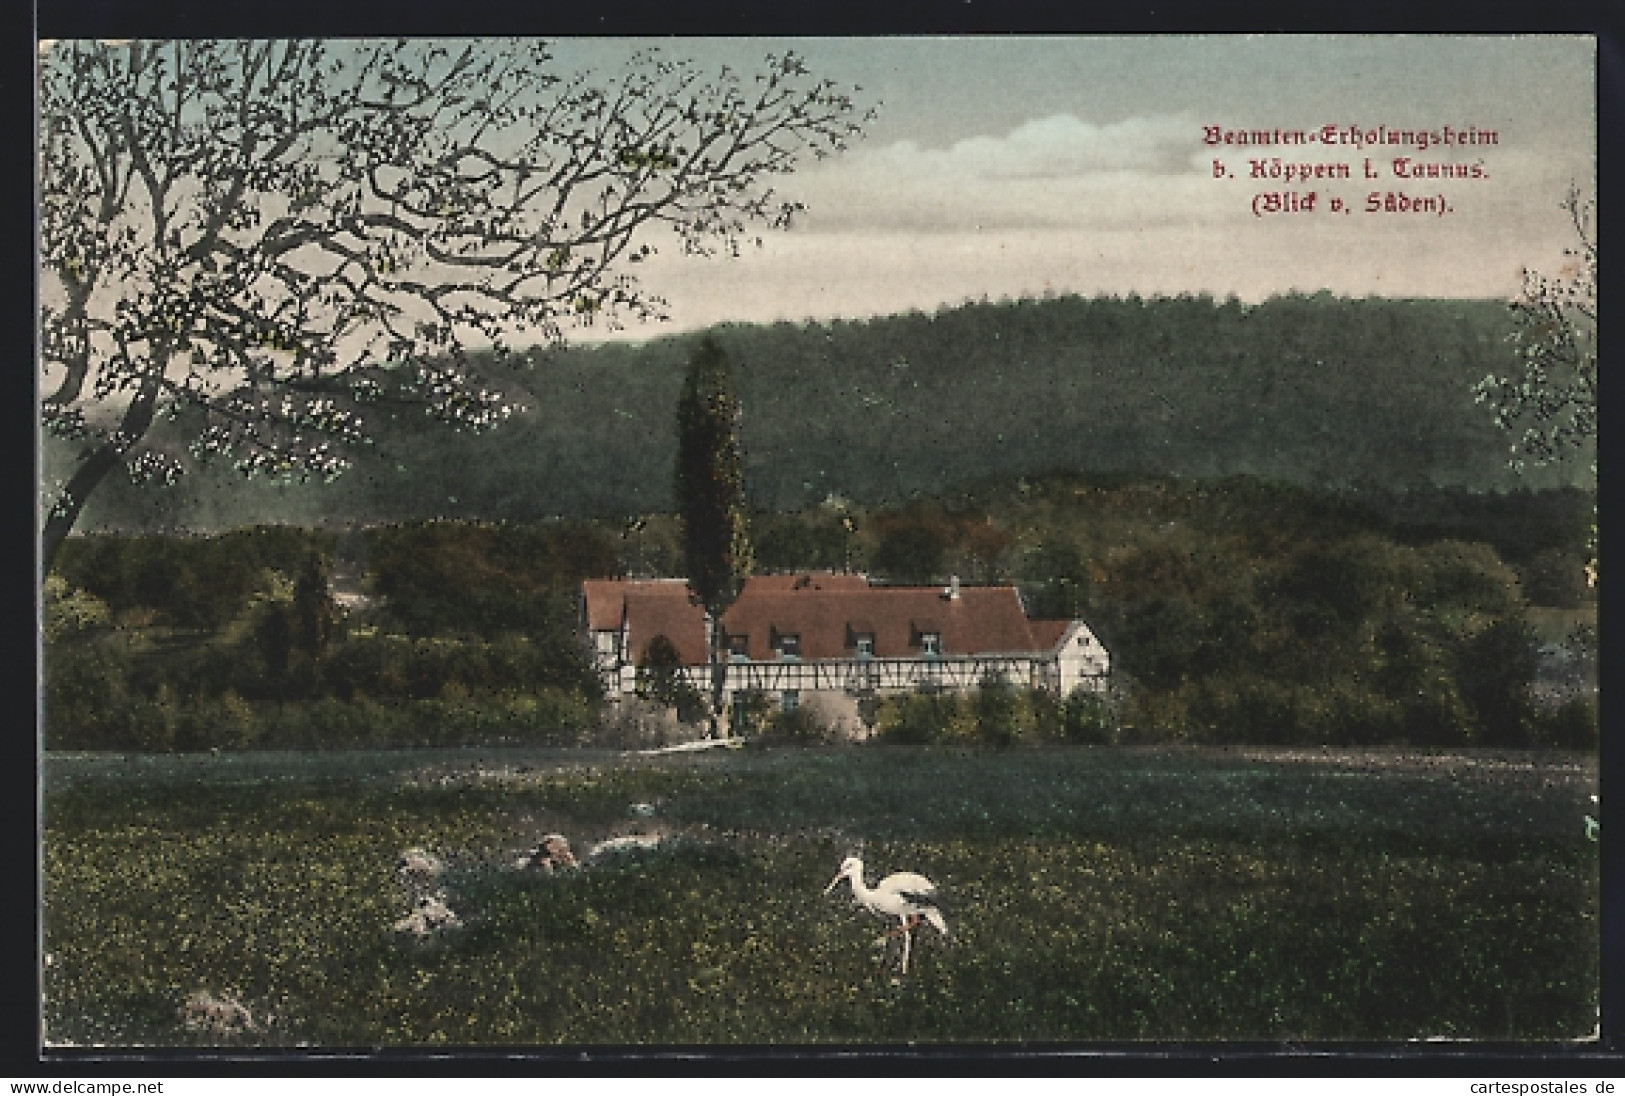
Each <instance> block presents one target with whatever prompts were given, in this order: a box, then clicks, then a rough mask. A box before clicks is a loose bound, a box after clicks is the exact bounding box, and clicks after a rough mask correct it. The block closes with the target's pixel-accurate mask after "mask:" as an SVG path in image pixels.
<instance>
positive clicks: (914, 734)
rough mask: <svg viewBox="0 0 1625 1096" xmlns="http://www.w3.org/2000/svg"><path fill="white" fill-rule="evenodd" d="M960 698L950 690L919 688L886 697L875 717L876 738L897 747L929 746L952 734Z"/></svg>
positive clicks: (946, 738)
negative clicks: (934, 690) (930, 690)
mask: <svg viewBox="0 0 1625 1096" xmlns="http://www.w3.org/2000/svg"><path fill="white" fill-rule="evenodd" d="M958 717H959V698H958V697H957V696H955V695H954V694H953V693H944V692H928V691H924V690H922V691H920V692H914V693H908V694H906V695H904V696H897V697H887V698H885V699H884V700H882V701H881V703H880V711H879V712H878V713H877V715H876V719H875V738H876V740H877V741H880V742H887V743H892V744H895V745H899V746H928V745H931V744H933V743H937V742H945V741H948V740H950V739H952V738H953V737H954V731H955V726H954V724H955V722H956V721H957V719H958Z"/></svg>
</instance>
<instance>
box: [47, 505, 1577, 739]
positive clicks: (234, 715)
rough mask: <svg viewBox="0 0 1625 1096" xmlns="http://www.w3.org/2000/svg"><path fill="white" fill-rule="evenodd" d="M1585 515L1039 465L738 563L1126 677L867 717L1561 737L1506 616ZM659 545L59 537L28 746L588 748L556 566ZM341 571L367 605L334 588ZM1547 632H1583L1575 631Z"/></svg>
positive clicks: (659, 524) (292, 531) (674, 554)
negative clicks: (1111, 688)
mask: <svg viewBox="0 0 1625 1096" xmlns="http://www.w3.org/2000/svg"><path fill="white" fill-rule="evenodd" d="M1591 505H1592V497H1591V495H1590V494H1589V493H1586V492H1580V491H1575V490H1565V491H1559V492H1544V491H1527V490H1526V491H1520V492H1512V493H1506V494H1499V495H1479V494H1473V493H1468V492H1462V491H1456V490H1449V491H1433V492H1420V493H1418V494H1417V495H1416V496H1415V497H1411V496H1409V495H1407V494H1404V493H1396V494H1376V493H1373V494H1370V495H1367V496H1354V495H1350V494H1349V493H1347V492H1343V493H1334V492H1326V491H1315V490H1311V489H1307V488H1302V487H1297V486H1293V485H1290V484H1281V483H1273V482H1267V481H1261V480H1256V479H1247V478H1243V479H1233V480H1214V481H1190V480H1174V479H1154V478H1151V479H1148V478H1140V477H1132V476H1126V475H1118V476H1085V475H1080V474H1055V475H1050V476H1033V477H1023V478H1019V479H1017V480H1015V481H1006V482H1004V483H1002V484H998V483H993V482H986V481H984V482H983V483H981V484H979V485H971V486H969V487H966V488H963V489H961V490H958V491H955V492H951V493H944V494H942V495H939V496H936V497H932V498H928V499H920V500H916V501H914V502H912V503H910V504H908V505H904V506H891V507H866V506H862V505H860V504H857V503H853V502H839V501H837V502H831V503H828V504H825V505H820V506H816V507H812V508H809V509H807V510H803V511H800V512H793V513H776V514H770V513H764V512H757V513H755V514H753V515H752V518H751V531H752V539H753V542H754V544H755V546H756V566H757V569H758V570H767V571H772V570H789V569H797V568H835V569H839V568H841V567H850V568H852V569H858V570H864V571H866V572H868V573H870V574H871V575H873V576H874V577H875V578H876V580H878V581H896V582H909V583H912V582H932V583H934V582H940V581H944V580H945V579H946V578H947V577H948V575H950V574H958V575H960V576H961V578H962V580H963V581H967V582H1011V583H1015V584H1016V585H1017V586H1018V588H1019V589H1020V590H1021V592H1022V596H1023V598H1024V599H1025V601H1026V603H1027V605H1028V608H1029V612H1030V613H1031V614H1032V615H1034V616H1039V617H1052V618H1071V617H1081V618H1083V619H1085V620H1087V621H1088V622H1089V623H1090V625H1091V626H1092V627H1093V628H1094V629H1095V630H1096V631H1097V632H1098V633H1099V634H1100V635H1101V637H1102V638H1103V640H1104V641H1105V642H1106V644H1107V646H1108V648H1109V649H1110V650H1111V651H1112V654H1113V659H1114V664H1115V666H1116V668H1117V669H1118V671H1120V673H1119V679H1118V684H1119V686H1120V688H1119V692H1118V695H1117V696H1116V697H1115V698H1114V701H1113V704H1112V706H1111V708H1110V710H1109V712H1107V713H1102V712H1094V711H1091V712H1082V711H1078V712H1073V713H1071V714H1070V715H1068V714H1067V713H1066V712H1064V711H1061V710H1052V709H1051V708H1049V707H1046V706H1045V704H1046V702H1045V701H1043V700H1042V699H1041V698H1034V697H1031V696H1028V695H1026V694H1025V693H1024V692H1023V691H1021V690H1016V691H1014V693H1013V694H1012V696H1011V697H1008V698H1006V697H1004V694H998V695H993V694H990V696H991V699H989V700H987V701H986V702H985V703H983V701H981V700H978V699H976V698H975V697H967V698H936V699H932V700H929V701H928V700H925V699H911V698H908V697H902V698H895V699H893V700H890V701H887V702H886V703H885V704H883V705H880V706H878V707H876V708H875V709H874V710H873V711H872V712H871V717H872V719H873V722H874V726H875V728H876V729H877V731H878V732H880V733H881V735H882V737H883V738H885V739H888V740H896V741H919V740H934V738H933V736H935V738H936V739H941V740H945V741H980V742H992V743H994V744H997V743H998V742H1000V741H1004V740H1006V739H1008V740H1009V741H1020V740H1025V739H1030V740H1034V741H1049V740H1054V741H1063V740H1064V741H1101V740H1108V739H1109V740H1116V741H1150V742H1155V741H1198V742H1282V743H1287V742H1291V743H1328V742H1344V743H1413V744H1435V745H1462V744H1476V745H1506V746H1512V745H1520V744H1523V745H1529V744H1539V743H1546V744H1566V745H1585V744H1587V743H1589V742H1592V741H1594V737H1595V709H1594V705H1593V702H1592V701H1590V700H1587V699H1584V698H1583V697H1582V698H1580V699H1577V700H1571V701H1570V702H1567V704H1566V706H1563V707H1554V706H1552V705H1542V704H1540V703H1537V697H1536V695H1535V692H1534V690H1533V689H1532V685H1533V683H1534V682H1535V680H1536V678H1537V676H1538V675H1539V674H1540V673H1541V672H1542V671H1541V659H1542V658H1543V657H1546V656H1543V655H1542V653H1541V648H1540V646H1539V644H1538V643H1537V639H1536V637H1535V635H1534V634H1533V633H1532V631H1531V629H1530V624H1529V610H1530V606H1531V605H1534V606H1537V607H1544V608H1546V609H1548V610H1558V609H1561V610H1565V611H1569V612H1570V613H1571V615H1573V616H1574V618H1575V619H1576V620H1577V621H1579V620H1582V619H1584V618H1585V615H1586V613H1587V612H1588V611H1589V610H1588V609H1587V607H1588V606H1592V605H1594V600H1593V594H1592V592H1591V590H1590V589H1589V588H1588V587H1587V586H1586V583H1585V579H1584V567H1585V561H1586V538H1587V535H1588V529H1589V522H1590V515H1591ZM683 558H684V549H683V545H682V538H681V531H680V527H679V525H678V522H677V521H676V519H675V518H674V517H673V516H671V515H669V514H664V515H662V514H651V515H647V516H646V517H644V518H643V519H640V520H639V521H637V522H633V523H625V522H622V521H594V520H586V519H583V520H579V521H567V522H548V523H517V522H515V523H493V522H463V521H434V522H417V523H406V524H400V525H391V526H380V527H376V528H364V529H353V530H349V531H343V532H338V531H332V530H314V529H296V528H288V527H270V528H259V529H248V530H238V531H233V532H231V533H227V534H222V535H219V536H212V537H204V536H197V537H161V536H120V535H100V536H87V537H76V538H71V539H70V540H69V541H68V542H67V543H66V545H65V546H64V549H63V552H62V554H61V556H60V558H59V561H58V563H57V565H56V567H55V568H54V569H53V571H52V573H51V575H50V576H49V578H48V582H47V589H46V595H47V601H46V639H47V646H46V660H45V670H46V683H45V684H46V721H47V723H46V731H47V742H48V743H49V744H51V745H53V746H70V745H72V746H82V747H91V746H99V747H105V748H136V747H139V746H141V745H143V744H145V745H147V746H149V747H153V748H163V747H166V746H167V747H177V746H184V745H187V744H191V745H193V746H201V745H212V744H227V745H231V744H237V745H247V744H253V743H258V744H262V745H272V744H327V745H338V744H343V743H347V742H348V743H357V744H360V743H367V742H375V743H376V742H401V743H409V742H430V741H436V742H441V741H465V740H466V741H497V740H509V741H533V742H541V741H553V742H558V743H560V744H563V743H565V742H582V741H591V740H592V738H593V735H594V734H595V733H596V728H597V727H598V720H597V711H598V705H599V702H600V698H599V696H598V695H597V686H596V683H595V681H594V679H593V675H592V673H591V670H590V667H589V666H588V665H587V663H586V659H585V654H584V652H583V650H582V648H581V646H580V644H579V642H578V638H577V626H578V619H577V606H576V603H575V592H576V590H577V589H578V587H579V583H580V581H581V580H582V579H583V578H588V577H602V576H609V575H618V574H681V573H683V570H682V568H683V564H682V560H683ZM333 574H336V575H337V576H338V581H337V583H336V584H335V586H336V588H338V589H340V592H345V591H353V592H355V593H358V594H360V595H361V596H362V598H364V599H366V600H362V601H355V600H353V599H352V600H351V601H350V604H349V607H348V608H341V607H340V606H339V605H337V604H335V603H333V602H331V600H330V598H329V596H328V585H329V583H328V576H330V575H333ZM324 621H326V622H327V623H323V622H324ZM1558 639H1559V640H1560V641H1561V643H1562V644H1563V645H1566V646H1567V647H1568V648H1570V649H1572V650H1574V651H1576V652H1579V653H1580V654H1589V653H1593V652H1594V645H1595V636H1594V633H1588V632H1587V631H1586V629H1585V628H1584V627H1583V626H1578V625H1577V627H1576V629H1575V634H1573V635H1570V636H1560V637H1558ZM988 684H989V686H990V688H993V689H996V688H997V687H998V686H997V683H988ZM1064 699H1065V698H1059V700H1064ZM1007 701H1008V703H1007ZM673 703H676V699H673ZM979 703H982V704H983V707H981V708H977V707H976V705H977V704H979ZM704 707H705V705H699V706H698V707H697V708H696V709H695V710H703V708H704ZM978 712H979V713H980V714H978ZM1001 713H1002V714H1001ZM1108 717H1109V718H1108ZM1069 719H1070V720H1071V722H1070V723H1068V722H1067V720H1069ZM780 722H782V723H784V725H783V726H778V727H777V728H776V730H775V733H776V734H778V735H779V736H780V737H781V738H783V739H785V740H791V741H801V740H807V739H808V738H809V737H812V738H816V737H817V734H818V733H819V731H818V728H816V727H801V726H798V725H795V721H794V719H793V718H792V719H790V720H789V721H788V722H785V721H782V720H781V721H780ZM232 727H235V728H237V731H235V732H231V733H230V734H227V733H226V732H223V731H222V730H221V728H232ZM188 728H190V729H188ZM933 728H934V729H933ZM977 728H981V730H978V729H977ZM1000 728H1003V729H1000ZM1068 728H1070V729H1068ZM765 729H767V728H766V724H765V722H764V730H765ZM233 734H234V735H235V738H233V737H232V735H233Z"/></svg>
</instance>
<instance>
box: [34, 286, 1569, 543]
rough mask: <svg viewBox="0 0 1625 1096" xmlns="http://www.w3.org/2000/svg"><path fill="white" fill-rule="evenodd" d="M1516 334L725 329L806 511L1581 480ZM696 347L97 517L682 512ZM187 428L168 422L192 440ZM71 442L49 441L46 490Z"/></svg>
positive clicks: (1070, 324) (1231, 310) (521, 381)
mask: <svg viewBox="0 0 1625 1096" xmlns="http://www.w3.org/2000/svg"><path fill="white" fill-rule="evenodd" d="M1509 330H1510V319H1509V315H1508V312H1507V309H1506V308H1505V306H1504V305H1502V304H1500V303H1497V302H1492V301H1454V300H1452V301H1445V300H1381V299H1366V300H1349V299H1342V298H1334V297H1332V296H1330V295H1327V294H1319V295H1315V296H1290V297H1281V298H1276V299H1272V300H1270V301H1267V302H1265V303H1263V304H1260V305H1257V306H1248V305H1244V304H1241V303H1239V302H1237V301H1234V300H1230V301H1215V300H1213V299H1211V298H1208V297H1180V298H1172V299H1161V298H1159V299H1141V298H1138V297H1132V296H1131V297H1128V298H1126V299H1117V298H1096V299H1083V298H1078V297H1062V298H1056V299H1051V300H1042V301H1037V300H1026V301H1018V302H1001V303H980V304H969V305H965V306H962V307H959V308H955V309H950V310H944V311H941V312H938V313H937V314H935V315H926V314H923V313H913V314H909V315H905V316H892V317H886V318H882V319H876V320H869V321H856V322H838V323H831V324H800V325H795V324H787V323H786V324H776V325H772V326H727V327H723V328H719V329H717V330H716V331H715V332H714V334H715V336H716V337H717V339H718V340H719V341H720V342H721V344H722V345H723V347H724V348H725V349H726V350H727V352H728V354H729V356H730V358H731V359H732V360H733V362H734V363H735V365H736V369H737V373H738V383H739V389H740V393H741V397H742V401H743V404H744V411H745V414H744V424H743V441H744V445H745V449H746V461H747V468H746V473H747V476H746V478H747V482H748V487H749V491H750V493H751V496H752V502H753V504H754V505H755V506H757V507H759V508H761V509H764V510H778V511H785V510H795V509H800V508H802V507H804V506H806V505H808V504H810V503H817V502H820V501H822V500H824V499H825V498H827V497H828V496H830V495H838V496H842V497H845V498H848V499H851V500H853V501H855V502H860V503H865V504H883V503H889V502H898V501H903V500H906V499H908V498H910V497H915V496H917V495H921V494H933V493H936V492H938V491H941V490H942V489H944V488H945V487H947V486H949V485H952V484H958V483H964V482H967V481H970V480H975V479H978V478H983V477H988V476H999V477H1012V476H1018V475H1023V474H1030V473H1040V472H1046V471H1051V470H1067V471H1075V472H1085V473H1101V472H1129V473H1134V474H1153V475H1175V476H1180V477H1187V478H1188V477H1211V476H1226V475H1243V474H1249V475H1257V476H1263V477H1268V478H1272V479H1277V480H1283V481H1288V482H1294V483H1298V484H1301V485H1306V486H1314V487H1333V488H1339V487H1346V486H1350V485H1355V484H1358V485H1362V486H1365V487H1376V488H1382V489H1387V490H1394V489H1405V488H1411V487H1419V486H1426V485H1439V486H1461V487H1467V488H1470V489H1474V490H1485V489H1509V488H1513V487H1520V486H1522V487H1539V486H1555V485H1562V484H1579V483H1581V482H1582V481H1583V478H1584V477H1585V476H1586V475H1587V464H1586V462H1585V461H1584V460H1579V461H1575V462H1572V463H1571V464H1570V465H1567V466H1565V467H1562V468H1559V469H1548V470H1542V471H1538V472H1537V473H1534V474H1526V476H1525V477H1524V478H1523V479H1519V478H1517V477H1515V476H1513V475H1512V474H1511V473H1510V472H1508V471H1507V469H1506V468H1505V458H1506V451H1507V450H1506V445H1507V439H1506V438H1505V436H1504V435H1502V434H1501V433H1500V432H1499V431H1497V429H1496V427H1495V426H1494V424H1493V422H1492V420H1491V417H1490V415H1489V413H1488V412H1487V411H1486V410H1485V409H1483V408H1481V407H1478V406H1476V405H1475V404H1474V402H1473V397H1472V393H1471V387H1472V385H1473V384H1474V383H1475V382H1476V381H1478V380H1480V379H1482V378H1483V377H1484V376H1485V375H1486V374H1487V373H1491V372H1497V373H1506V372H1508V371H1509V366H1510V363H1511V357H1512V348H1511V346H1510V345H1509V343H1508V342H1507V339H1506V336H1507V333H1508V331H1509ZM696 337H698V336H676V337H669V338H662V339H658V340H655V341H652V342H648V343H641V344H630V343H609V344H602V345H597V346H577V347H572V348H569V349H566V350H561V351H556V352H542V351H534V352H532V353H531V354H530V355H529V356H528V357H526V359H525V360H524V362H523V364H522V365H521V366H520V367H519V368H518V369H517V370H514V371H511V372H510V371H508V370H507V369H505V368H504V369H500V370H494V371H495V372H496V374H497V375H498V376H499V378H500V379H502V380H503V381H504V382H505V383H506V384H507V385H508V387H509V389H510V390H514V391H516V392H518V394H520V395H521V396H522V398H523V400H524V402H525V403H526V404H528V406H529V410H528V412H527V413H526V414H524V415H521V416H519V417H518V418H516V419H514V420H513V421H511V422H510V423H508V424H506V425H504V426H503V427H501V428H500V429H498V430H496V431H494V432H492V433H490V434H486V435H480V436H468V435H459V434H455V433H452V432H450V431H446V430H444V429H441V428H437V427H433V426H430V425H428V424H426V423H424V422H423V421H422V419H421V417H419V416H414V415H409V414H408V413H406V412H404V411H400V412H396V413H395V414H396V415H397V416H399V417H398V418H395V419H393V420H391V419H390V418H389V417H388V413H387V412H382V411H379V412H375V414H376V415H378V416H380V418H381V421H380V422H379V423H378V425H379V428H380V429H379V431H378V438H377V441H376V444H375V445H373V446H372V447H371V448H370V449H369V450H368V451H367V452H366V453H365V454H364V455H363V458H362V459H361V460H360V461H359V462H358V463H357V465H356V467H355V468H354V469H352V470H351V471H350V472H349V473H347V474H346V475H345V476H343V477H342V478H340V479H339V480H338V481H337V482H335V483H332V484H326V485H308V486H297V487H277V486H273V485H268V484H250V485H244V484H243V483H242V482H241V481H240V480H239V479H237V478H236V477H235V475H234V474H233V473H231V472H230V471H229V470H227V469H218V470H214V471H210V472H206V473H204V474H198V475H191V476H187V477H183V479H182V480H181V482H180V484H178V485H177V486H175V487H171V488H166V489H163V490H151V489H141V490H137V489H134V488H131V487H130V486H129V485H127V484H124V483H121V482H110V483H109V484H108V485H107V486H106V488H105V489H104V491H103V494H102V495H101V497H98V498H96V499H94V500H93V501H92V503H91V507H90V511H89V513H88V515H87V520H86V522H85V524H84V526H83V527H82V528H83V529H87V530H88V529H95V528H108V527H115V528H129V529H137V528H145V529H155V530H156V529H173V528H191V529H219V528H230V527H234V526H239V525H244V524H249V523H258V522H267V521H278V522H298V523H305V524H314V523H318V522H327V521H335V522H349V521H359V522H386V521H402V520H412V519H421V518H428V517H436V516H447V517H470V518H482V519H501V520H514V521H528V520H535V519H538V518H543V517H549V516H597V517H613V516H618V515H628V514H639V513H650V512H659V511H663V510H668V509H669V508H670V506H671V468H672V459H673V454H674V452H675V418H674V414H675V412H674V408H675V403H676V398H677V391H678V387H679V385H680V383H681V379H682V366H683V363H684V362H685V361H686V360H687V356H688V354H689V349H690V343H691V341H692V339H693V338H696ZM493 368H494V367H493ZM184 425H185V424H184V422H182V423H177V424H174V425H171V426H169V427H167V428H168V429H170V430H171V431H177V433H176V435H175V436H176V437H177V438H179V437H183V436H184V434H183V432H182V431H183V428H184ZM53 444H54V443H53ZM174 444H175V445H176V446H177V447H178V446H179V444H180V443H179V442H178V441H177V442H175V443H174ZM63 452H64V451H63V450H59V449H52V450H51V451H49V452H48V454H47V456H48V467H47V474H48V475H51V474H53V469H52V467H50V465H49V462H50V460H51V459H56V458H59V457H60V456H61V454H62V453H63Z"/></svg>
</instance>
